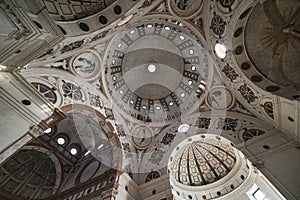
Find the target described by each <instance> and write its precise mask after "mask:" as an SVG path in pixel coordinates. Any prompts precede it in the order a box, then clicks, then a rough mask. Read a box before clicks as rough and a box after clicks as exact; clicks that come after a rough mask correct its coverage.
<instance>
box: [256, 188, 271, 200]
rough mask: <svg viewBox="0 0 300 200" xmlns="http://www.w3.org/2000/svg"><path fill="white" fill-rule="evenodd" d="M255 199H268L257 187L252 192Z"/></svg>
mask: <svg viewBox="0 0 300 200" xmlns="http://www.w3.org/2000/svg"><path fill="white" fill-rule="evenodd" d="M252 195H253V196H254V198H255V199H256V200H268V199H267V197H266V195H265V194H264V193H263V192H262V191H261V190H260V189H259V188H257V190H256V191H255V192H254V193H253V194H252Z"/></svg>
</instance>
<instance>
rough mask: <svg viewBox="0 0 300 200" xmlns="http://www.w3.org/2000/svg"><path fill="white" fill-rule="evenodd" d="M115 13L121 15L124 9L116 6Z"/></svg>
mask: <svg viewBox="0 0 300 200" xmlns="http://www.w3.org/2000/svg"><path fill="white" fill-rule="evenodd" d="M114 12H115V14H117V15H119V14H121V13H122V8H121V7H120V6H119V5H116V6H115V7H114Z"/></svg>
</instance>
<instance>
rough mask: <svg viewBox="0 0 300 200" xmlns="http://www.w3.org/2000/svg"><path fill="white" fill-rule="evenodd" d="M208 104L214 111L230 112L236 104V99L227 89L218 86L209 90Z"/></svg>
mask: <svg viewBox="0 0 300 200" xmlns="http://www.w3.org/2000/svg"><path fill="white" fill-rule="evenodd" d="M206 103H207V105H208V107H210V109H212V110H228V109H229V108H231V107H232V106H233V104H234V97H233V96H232V94H231V92H230V91H229V90H228V89H226V88H225V87H223V86H217V87H214V88H211V89H210V90H209V92H208V94H207V97H206Z"/></svg>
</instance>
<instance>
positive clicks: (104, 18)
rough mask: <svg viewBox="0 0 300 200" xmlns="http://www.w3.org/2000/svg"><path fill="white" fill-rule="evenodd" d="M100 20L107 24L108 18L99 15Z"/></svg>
mask: <svg viewBox="0 0 300 200" xmlns="http://www.w3.org/2000/svg"><path fill="white" fill-rule="evenodd" d="M98 20H99V22H100V23H101V24H106V23H107V18H106V17H105V16H103V15H101V16H99V18H98Z"/></svg>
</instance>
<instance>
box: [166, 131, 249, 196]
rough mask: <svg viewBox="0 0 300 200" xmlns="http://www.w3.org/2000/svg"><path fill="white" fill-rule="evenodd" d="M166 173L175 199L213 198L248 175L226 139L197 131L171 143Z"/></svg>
mask: <svg viewBox="0 0 300 200" xmlns="http://www.w3.org/2000/svg"><path fill="white" fill-rule="evenodd" d="M168 173H169V175H170V176H169V177H170V184H171V188H172V193H173V195H174V197H175V199H214V198H216V197H220V196H224V195H226V194H227V193H230V192H231V191H233V190H234V189H236V188H237V187H239V186H240V185H241V184H242V183H243V181H244V180H245V179H246V178H247V177H248V175H249V167H248V165H247V160H246V158H245V157H244V155H243V154H242V153H240V152H239V151H238V150H237V149H235V148H234V147H233V144H232V143H231V142H230V141H229V140H227V139H225V138H223V137H221V136H217V135H214V134H201V135H195V136H192V137H189V138H187V139H185V140H184V141H183V142H181V143H180V144H179V145H177V147H175V149H174V150H173V152H172V154H171V156H170V159H169V164H168Z"/></svg>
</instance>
